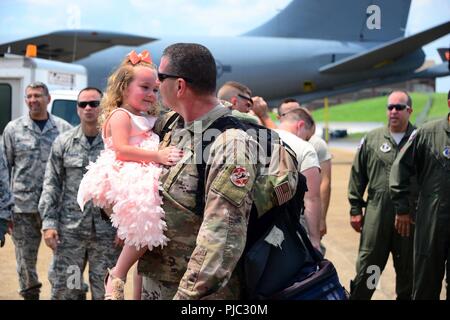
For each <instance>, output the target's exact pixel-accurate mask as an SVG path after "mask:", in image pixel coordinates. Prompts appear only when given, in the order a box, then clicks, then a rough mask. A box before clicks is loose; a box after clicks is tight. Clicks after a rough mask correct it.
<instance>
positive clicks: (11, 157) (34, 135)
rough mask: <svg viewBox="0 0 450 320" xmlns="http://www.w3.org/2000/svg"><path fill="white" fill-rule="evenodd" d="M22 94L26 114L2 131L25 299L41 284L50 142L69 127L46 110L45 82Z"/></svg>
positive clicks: (31, 297)
mask: <svg viewBox="0 0 450 320" xmlns="http://www.w3.org/2000/svg"><path fill="white" fill-rule="evenodd" d="M25 93H26V95H25V101H26V103H27V105H28V108H29V114H28V115H26V116H23V117H20V118H18V119H16V120H13V121H11V122H10V123H8V125H7V126H6V128H5V130H4V132H3V144H4V148H5V155H6V162H7V166H8V171H9V176H10V179H11V180H12V193H13V196H14V209H13V214H12V221H13V231H12V238H13V241H14V245H15V249H16V260H17V273H18V274H19V285H20V292H19V293H20V294H21V295H22V297H23V298H24V299H39V293H40V288H41V286H42V284H41V283H40V282H39V280H38V275H37V273H36V260H37V254H38V249H39V244H40V242H41V218H40V216H39V212H38V202H39V197H40V195H41V191H42V181H43V179H44V171H45V165H46V163H47V159H48V155H49V153H50V148H51V145H52V142H53V141H54V140H55V138H56V137H57V136H58V135H59V134H60V133H62V132H64V131H66V130H69V129H70V128H72V126H71V125H70V124H69V123H67V122H66V121H64V120H63V119H60V118H58V117H56V116H53V115H51V114H49V113H48V112H47V105H48V104H49V103H50V94H49V92H48V88H47V86H46V85H45V84H43V83H42V82H35V83H32V84H30V85H28V86H27V88H26V91H25Z"/></svg>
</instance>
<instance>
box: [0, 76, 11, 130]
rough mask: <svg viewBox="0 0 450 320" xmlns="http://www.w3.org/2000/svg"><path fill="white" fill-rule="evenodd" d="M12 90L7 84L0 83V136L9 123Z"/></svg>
mask: <svg viewBox="0 0 450 320" xmlns="http://www.w3.org/2000/svg"><path fill="white" fill-rule="evenodd" d="M11 95H12V88H11V86H10V85H9V84H7V83H0V110H1V112H0V134H3V130H4V129H5V127H6V125H7V124H8V122H10V121H11V109H12V105H11V104H12V99H11Z"/></svg>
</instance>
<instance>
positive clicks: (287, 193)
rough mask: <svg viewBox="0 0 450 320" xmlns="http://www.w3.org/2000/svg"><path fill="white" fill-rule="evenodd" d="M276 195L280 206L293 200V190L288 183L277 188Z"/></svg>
mask: <svg viewBox="0 0 450 320" xmlns="http://www.w3.org/2000/svg"><path fill="white" fill-rule="evenodd" d="M274 189H275V194H276V195H277V200H278V205H279V206H281V205H282V204H283V203H286V202H288V201H289V200H290V199H291V198H292V190H291V187H290V186H289V182H288V181H286V182H284V183H282V184H280V185H278V186H276V187H275V188H274Z"/></svg>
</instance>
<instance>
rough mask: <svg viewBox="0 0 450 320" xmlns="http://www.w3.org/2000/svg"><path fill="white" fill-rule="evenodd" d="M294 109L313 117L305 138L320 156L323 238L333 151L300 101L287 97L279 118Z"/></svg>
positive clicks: (321, 225) (321, 226) (308, 121)
mask: <svg viewBox="0 0 450 320" xmlns="http://www.w3.org/2000/svg"><path fill="white" fill-rule="evenodd" d="M294 109H303V110H304V111H305V112H306V113H307V114H309V115H310V117H311V119H309V118H308V119H306V120H307V123H309V124H310V125H309V130H304V133H303V136H304V138H303V139H304V140H307V141H308V142H309V143H310V144H311V145H312V146H313V147H314V150H316V152H317V157H318V158H319V164H320V173H321V177H322V180H321V182H320V201H321V205H322V215H321V219H320V237H321V238H322V237H323V236H324V235H325V234H326V233H327V223H326V219H327V212H328V206H329V205H330V198H331V158H332V156H331V153H330V152H329V150H328V146H327V143H326V142H325V141H324V140H323V139H322V138H320V137H318V136H316V135H314V133H315V132H316V125H315V123H314V119H313V118H312V115H311V112H310V111H309V110H308V109H306V108H305V107H301V106H300V103H299V102H298V101H297V100H296V99H294V98H287V99H285V100H284V101H283V103H282V104H281V105H280V107H279V108H278V118H279V119H280V118H281V115H282V114H285V113H287V112H289V111H291V110H294ZM322 252H323V253H325V247H324V246H323V245H322Z"/></svg>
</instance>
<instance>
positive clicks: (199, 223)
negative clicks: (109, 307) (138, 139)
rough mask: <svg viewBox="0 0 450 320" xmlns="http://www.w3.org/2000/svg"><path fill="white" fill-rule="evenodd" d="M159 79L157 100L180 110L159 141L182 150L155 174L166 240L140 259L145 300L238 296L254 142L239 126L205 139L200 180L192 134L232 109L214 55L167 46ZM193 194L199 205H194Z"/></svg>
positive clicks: (192, 46) (253, 170) (197, 48)
mask: <svg viewBox="0 0 450 320" xmlns="http://www.w3.org/2000/svg"><path fill="white" fill-rule="evenodd" d="M158 78H159V81H160V91H161V95H162V99H163V103H164V104H165V105H167V106H170V108H171V109H172V110H173V111H175V112H177V113H179V114H180V117H179V121H178V122H174V124H175V127H174V128H171V130H172V131H170V135H169V136H167V135H166V136H165V137H163V138H165V139H164V140H163V141H162V145H169V144H170V145H175V146H177V147H178V148H180V149H183V150H184V157H183V159H182V160H181V161H180V162H179V163H178V164H176V165H175V166H173V167H170V168H169V169H168V170H167V172H165V173H164V174H162V176H161V178H160V179H161V183H162V194H163V200H164V204H163V206H162V207H163V209H164V210H165V217H166V221H167V228H168V230H167V232H166V235H167V237H168V238H169V239H170V242H169V243H168V245H167V246H166V247H164V248H163V249H160V248H154V249H153V250H152V251H147V253H146V254H145V255H144V256H143V257H142V258H141V259H140V261H139V265H138V268H139V272H140V273H141V274H142V275H143V299H172V298H174V299H238V298H240V297H241V290H242V288H241V285H240V282H239V277H238V272H237V270H238V268H237V263H238V261H239V258H240V257H241V254H242V253H243V250H244V247H245V242H246V234H247V224H248V218H249V214H250V210H251V206H252V193H251V190H252V187H253V184H254V181H255V176H256V164H255V163H256V160H255V159H254V157H255V156H256V155H255V152H256V145H255V144H256V142H255V141H254V140H253V139H251V137H250V136H249V135H248V134H246V133H245V132H243V131H242V130H237V129H228V130H226V131H225V132H224V133H221V134H219V135H218V136H217V137H216V139H215V142H214V143H212V145H211V152H210V157H209V161H208V163H210V164H211V166H210V167H207V169H206V172H205V179H204V180H203V181H199V172H198V171H197V165H196V163H198V162H196V161H201V160H202V155H201V152H199V150H198V147H197V146H198V142H199V140H200V139H198V140H197V138H198V136H199V135H201V134H203V133H204V132H205V131H206V129H207V128H208V126H210V125H211V123H212V122H214V121H215V120H216V119H218V118H220V117H223V116H226V115H230V114H231V111H230V110H229V109H228V108H225V107H224V106H223V105H222V104H221V103H219V101H218V100H217V98H216V97H215V91H216V65H215V61H214V58H213V56H212V55H211V53H210V52H209V50H208V49H207V48H205V47H203V46H201V45H197V44H180V43H178V44H174V45H171V46H169V47H168V48H166V49H165V50H164V53H163V56H162V58H161V64H160V66H159V75H158ZM170 115H171V113H169V114H168V116H170ZM164 119H165V120H167V117H166V118H163V119H162V121H161V122H160V123H159V124H158V126H156V127H155V132H158V131H159V129H160V128H161V127H163V126H164V122H165V120H164ZM158 127H159V129H158ZM167 137H169V138H167ZM200 149H201V148H200ZM199 156H200V158H199V159H197V158H198V157H199ZM202 182H204V186H203V187H201V184H202ZM199 189H200V190H199ZM203 190H204V193H203ZM199 192H202V194H204V196H205V197H204V198H203V199H202V200H204V205H200V204H199V203H197V200H198V199H197V193H199Z"/></svg>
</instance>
